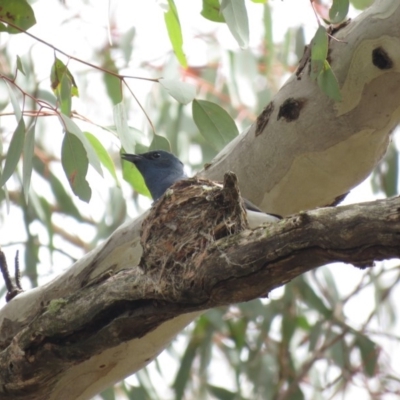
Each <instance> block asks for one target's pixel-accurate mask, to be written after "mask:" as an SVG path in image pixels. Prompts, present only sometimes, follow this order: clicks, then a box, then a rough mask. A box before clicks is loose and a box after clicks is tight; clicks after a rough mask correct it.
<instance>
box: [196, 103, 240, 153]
mask: <svg viewBox="0 0 400 400" xmlns="http://www.w3.org/2000/svg"><path fill="white" fill-rule="evenodd" d="M192 113H193V119H194V122H195V124H196V125H197V127H198V128H199V131H200V133H201V134H202V135H203V136H204V138H205V139H206V140H207V141H208V142H209V143H210V144H211V145H212V146H213V147H214V148H215V149H217V150H221V149H222V148H223V147H224V146H225V145H226V144H228V143H229V142H230V141H231V140H232V139H234V138H235V137H236V136H237V135H238V134H239V131H238V129H237V127H236V124H235V121H234V120H233V119H232V118H231V116H230V115H229V114H228V113H227V112H226V111H225V110H224V109H223V108H222V107H220V106H219V105H218V104H215V103H212V102H210V101H207V100H194V101H193V106H192Z"/></svg>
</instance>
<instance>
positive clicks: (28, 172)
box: [22, 121, 36, 204]
mask: <svg viewBox="0 0 400 400" xmlns="http://www.w3.org/2000/svg"><path fill="white" fill-rule="evenodd" d="M35 127H36V121H34V123H33V124H32V126H31V127H30V128H29V129H28V132H26V135H25V143H24V148H23V164H22V187H23V189H24V195H25V202H26V203H27V204H28V197H29V196H28V194H29V186H30V184H31V176H32V162H33V155H34V150H35Z"/></svg>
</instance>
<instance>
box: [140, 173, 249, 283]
mask: <svg viewBox="0 0 400 400" xmlns="http://www.w3.org/2000/svg"><path fill="white" fill-rule="evenodd" d="M247 227H248V225H247V220H246V212H245V211H244V208H243V201H242V199H241V197H240V193H239V190H238V186H237V179H236V176H235V175H234V174H233V173H227V174H225V177H224V185H223V186H222V185H220V184H218V183H215V182H212V181H209V180H206V179H200V178H190V179H186V180H183V181H179V182H177V183H175V184H174V185H173V186H172V187H171V188H170V189H168V191H167V192H166V193H165V195H164V196H163V197H162V198H161V199H160V200H159V201H157V202H156V203H155V204H154V206H153V208H152V209H151V211H150V214H149V216H148V217H147V218H146V219H145V220H144V221H143V225H142V235H141V244H142V246H143V257H142V261H141V266H142V268H143V269H144V270H145V272H146V273H149V274H152V275H153V274H156V276H157V277H158V279H159V280H160V282H161V281H164V282H165V283H166V284H167V282H168V281H169V282H172V283H173V284H174V286H175V287H176V288H178V287H177V285H178V286H180V285H179V282H182V281H183V279H190V275H191V271H193V270H194V269H197V268H200V267H201V262H202V260H203V258H204V256H205V254H206V250H207V249H208V248H209V246H211V245H212V244H213V243H214V242H215V241H216V240H218V239H221V238H223V237H226V236H229V235H232V234H235V233H238V232H240V231H242V230H243V229H246V228H247ZM160 289H161V288H160Z"/></svg>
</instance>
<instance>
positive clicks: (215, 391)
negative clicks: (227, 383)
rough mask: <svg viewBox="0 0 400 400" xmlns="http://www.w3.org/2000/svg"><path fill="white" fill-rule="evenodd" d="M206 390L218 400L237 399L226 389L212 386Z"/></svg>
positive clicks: (208, 386)
mask: <svg viewBox="0 0 400 400" xmlns="http://www.w3.org/2000/svg"><path fill="white" fill-rule="evenodd" d="M207 390H208V391H209V392H210V394H212V395H213V396H214V397H216V398H217V399H219V400H235V399H237V396H236V393H235V392H231V391H229V390H228V389H225V388H222V387H219V386H214V385H207Z"/></svg>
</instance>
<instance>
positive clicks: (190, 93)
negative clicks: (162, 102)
mask: <svg viewBox="0 0 400 400" xmlns="http://www.w3.org/2000/svg"><path fill="white" fill-rule="evenodd" d="M158 82H159V83H160V84H161V86H162V87H163V88H164V89H165V90H166V91H167V92H168V93H169V94H170V96H172V97H173V98H174V99H175V100H177V101H179V103H182V104H188V103H190V102H191V101H192V100H193V99H194V98H195V96H196V88H195V87H194V86H193V85H190V84H189V83H185V82H181V81H178V80H176V79H164V78H161V79H159V80H158Z"/></svg>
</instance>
